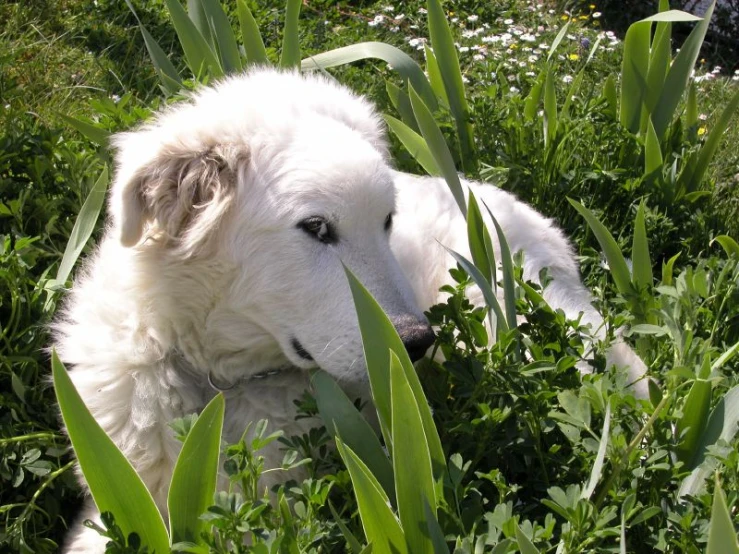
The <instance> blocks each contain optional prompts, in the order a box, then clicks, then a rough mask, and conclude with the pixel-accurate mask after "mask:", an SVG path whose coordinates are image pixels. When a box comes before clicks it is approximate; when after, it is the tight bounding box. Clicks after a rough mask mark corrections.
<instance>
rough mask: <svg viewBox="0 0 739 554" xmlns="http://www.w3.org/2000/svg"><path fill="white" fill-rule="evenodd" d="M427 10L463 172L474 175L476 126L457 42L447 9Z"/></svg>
mask: <svg viewBox="0 0 739 554" xmlns="http://www.w3.org/2000/svg"><path fill="white" fill-rule="evenodd" d="M426 8H427V10H428V27H429V38H430V40H431V47H432V48H433V49H434V55H435V56H436V61H437V62H438V65H439V71H440V73H441V78H442V80H443V82H444V90H446V96H447V99H448V101H449V109H450V111H451V112H452V117H453V118H454V123H455V125H456V128H457V138H458V140H459V148H460V159H461V161H462V169H463V171H465V172H466V173H468V174H473V173H475V172H476V167H477V161H476V156H475V142H474V138H473V134H472V125H471V124H470V121H469V106H468V105H467V98H466V96H465V92H464V83H463V81H462V71H461V70H460V68H459V58H458V57H457V47H456V46H455V45H454V38H453V37H452V32H451V30H450V29H449V24H448V23H447V20H446V15H445V14H444V9H443V8H442V7H441V1H440V0H428V1H427V2H426Z"/></svg>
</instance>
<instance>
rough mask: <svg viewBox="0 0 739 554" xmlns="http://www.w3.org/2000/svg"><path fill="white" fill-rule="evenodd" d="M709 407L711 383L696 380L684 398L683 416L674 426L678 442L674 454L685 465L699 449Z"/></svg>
mask: <svg viewBox="0 0 739 554" xmlns="http://www.w3.org/2000/svg"><path fill="white" fill-rule="evenodd" d="M710 405H711V382H710V381H706V380H705V379H696V380H695V382H694V383H693V386H692V387H691V388H690V392H688V396H687V397H686V398H685V406H684V407H683V416H682V417H681V418H680V419H679V420H678V422H677V424H676V426H675V436H676V437H678V440H680V444H678V446H677V448H676V449H675V454H676V455H677V459H678V460H680V461H681V462H683V463H685V464H687V463H688V462H689V461H690V460H691V459H693V457H694V456H695V455H696V453H697V451H698V449H699V447H700V441H701V436H702V435H703V434H704V428H705V426H706V424H707V421H708V411H709V408H710Z"/></svg>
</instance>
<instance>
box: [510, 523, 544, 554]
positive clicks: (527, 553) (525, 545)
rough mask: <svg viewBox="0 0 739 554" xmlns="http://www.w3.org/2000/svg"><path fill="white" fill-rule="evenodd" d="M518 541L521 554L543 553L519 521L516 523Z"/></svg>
mask: <svg viewBox="0 0 739 554" xmlns="http://www.w3.org/2000/svg"><path fill="white" fill-rule="evenodd" d="M516 542H517V543H518V549H519V550H520V551H521V554H541V553H540V552H539V549H538V548H536V546H534V543H533V542H531V539H529V538H528V537H527V536H526V535H524V532H523V531H521V527H520V526H519V525H518V523H516Z"/></svg>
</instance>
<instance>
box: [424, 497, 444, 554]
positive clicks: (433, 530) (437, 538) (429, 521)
mask: <svg viewBox="0 0 739 554" xmlns="http://www.w3.org/2000/svg"><path fill="white" fill-rule="evenodd" d="M424 510H425V515H426V527H427V528H428V532H429V536H430V537H431V543H432V545H433V547H434V554H449V547H448V546H447V544H446V538H445V537H444V531H442V529H441V525H439V522H438V520H437V519H436V513H435V510H432V509H431V506H430V505H429V503H428V502H427V501H426V502H424Z"/></svg>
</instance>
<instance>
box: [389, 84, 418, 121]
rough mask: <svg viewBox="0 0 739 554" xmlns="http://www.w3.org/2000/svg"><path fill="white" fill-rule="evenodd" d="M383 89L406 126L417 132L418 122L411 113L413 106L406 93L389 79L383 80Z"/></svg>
mask: <svg viewBox="0 0 739 554" xmlns="http://www.w3.org/2000/svg"><path fill="white" fill-rule="evenodd" d="M385 90H386V91H387V96H388V98H390V102H391V103H392V105H393V107H394V108H395V109H396V111H397V112H398V113H399V114H400V119H401V120H402V121H403V123H405V124H406V126H407V127H409V128H410V129H412V130H413V132H415V133H416V134H418V133H419V130H418V123H416V116H415V115H413V107H412V106H411V99H410V98H408V94H407V93H406V92H405V91H404V90H403V89H401V88H400V87H399V86H397V85H396V84H394V83H392V82H390V81H386V82H385Z"/></svg>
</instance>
